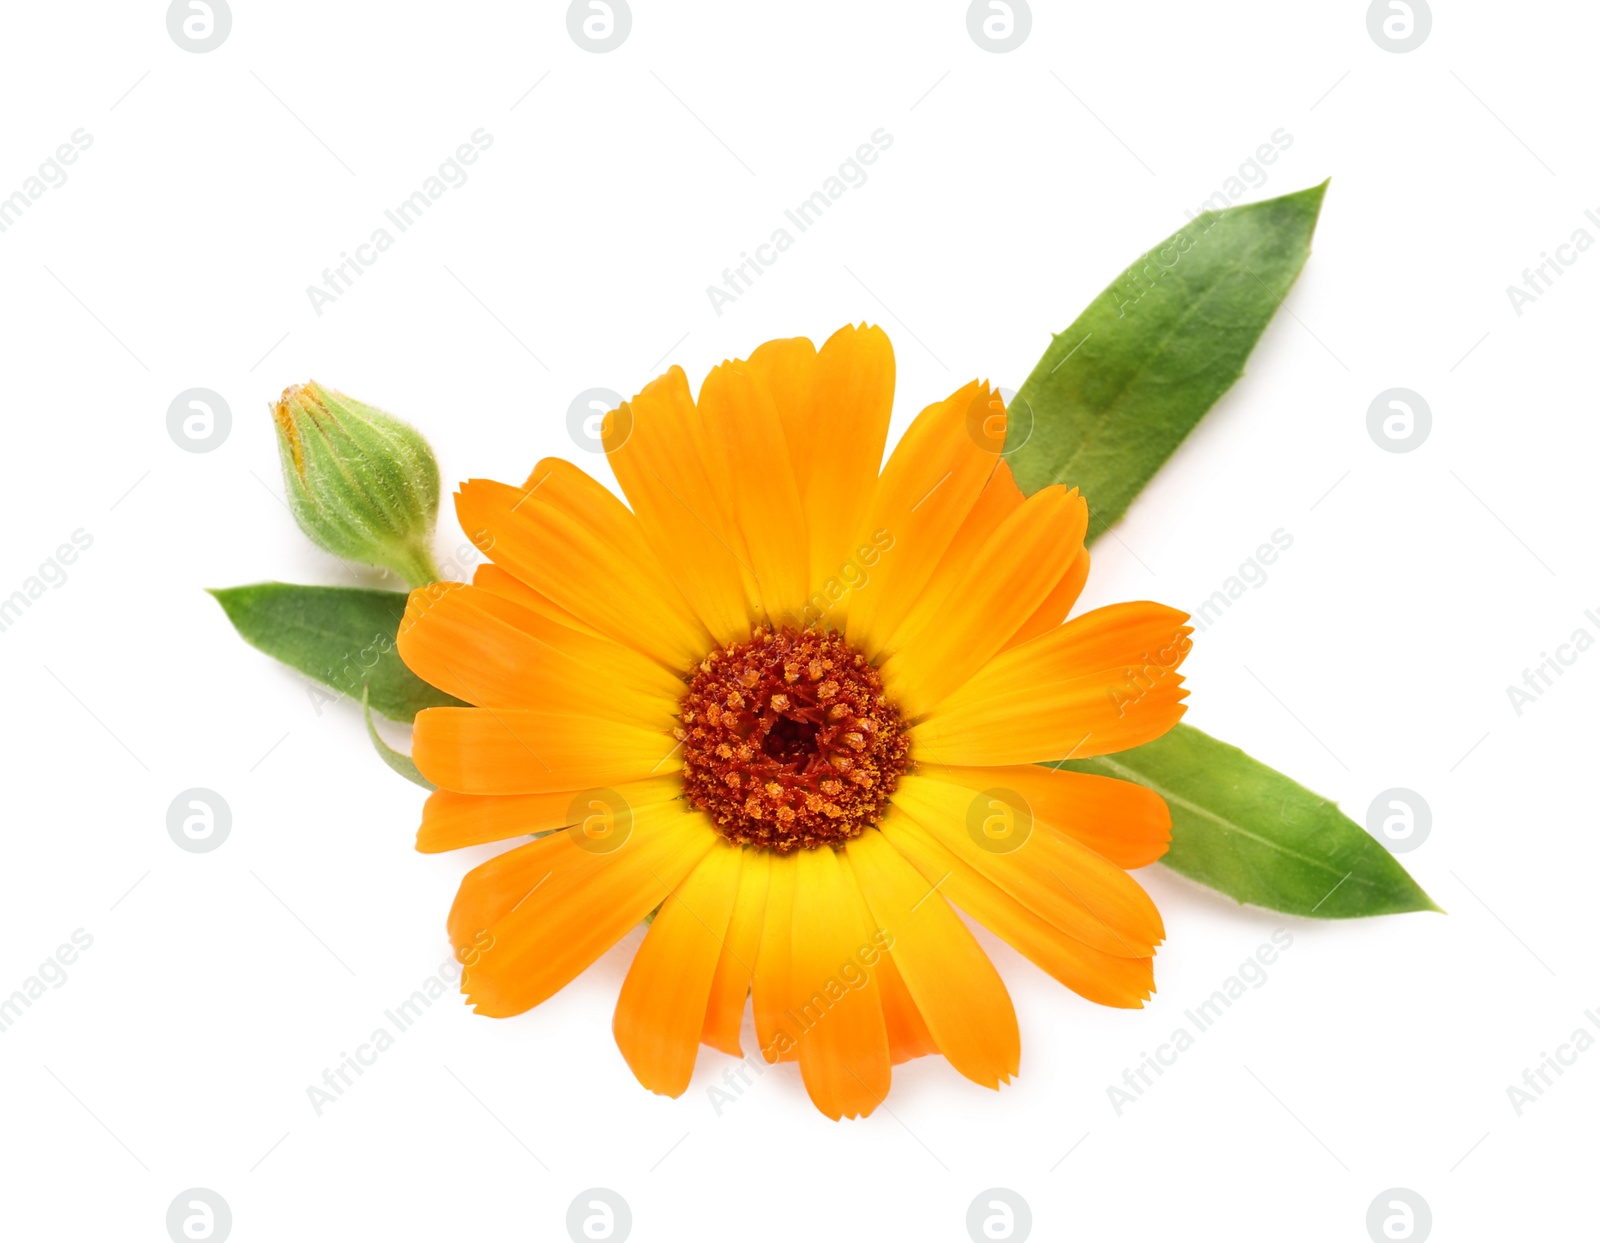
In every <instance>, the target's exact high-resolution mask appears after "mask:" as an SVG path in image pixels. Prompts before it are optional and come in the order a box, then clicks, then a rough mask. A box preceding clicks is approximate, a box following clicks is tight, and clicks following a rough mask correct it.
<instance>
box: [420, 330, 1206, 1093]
mask: <svg viewBox="0 0 1600 1243" xmlns="http://www.w3.org/2000/svg"><path fill="white" fill-rule="evenodd" d="M893 392H894V356H893V352H892V350H891V348H890V345H889V341H888V338H887V337H886V336H885V335H884V333H883V332H882V331H881V330H879V329H877V328H872V327H866V326H862V327H860V328H845V329H842V330H841V331H839V332H838V333H835V334H834V335H833V336H832V337H831V338H829V340H828V341H827V343H826V344H824V345H823V347H822V348H821V349H820V350H818V349H816V348H815V347H814V346H813V345H812V344H811V342H809V341H807V340H804V339H792V340H780V341H770V342H768V343H767V344H765V345H763V346H761V347H760V348H759V349H757V350H756V351H755V352H754V353H753V354H751V355H750V357H749V358H748V359H743V360H739V361H736V362H726V363H723V364H722V365H721V366H720V367H717V368H716V369H715V370H713V371H712V372H711V374H710V375H709V376H708V377H707V378H706V380H705V383H704V384H703V385H702V387H701V389H700V394H699V397H698V399H696V398H695V396H694V395H693V394H692V393H691V392H690V389H689V384H688V381H687V379H686V378H685V376H684V373H683V372H682V370H680V369H679V368H676V367H674V368H673V369H672V370H670V371H669V372H667V374H666V375H664V376H662V377H660V378H659V379H657V380H655V381H654V382H652V383H651V384H649V385H648V386H647V387H646V388H645V389H644V391H643V392H641V393H640V394H639V395H638V396H637V397H635V398H634V399H633V400H632V401H630V402H627V403H625V404H624V405H623V406H622V407H621V408H620V409H618V410H617V411H613V412H612V413H611V414H610V415H609V416H607V419H606V420H605V424H604V427H603V438H604V440H605V443H606V447H607V452H608V456H609V459H610V462H611V466H612V468H613V470H614V471H615V473H616V477H617V480H618V482H619V483H620V484H621V487H622V491H623V493H624V494H625V495H626V497H627V502H628V503H627V505H624V504H623V503H622V501H620V500H618V499H617V498H616V497H615V496H614V495H613V494H612V493H611V492H610V491H608V490H607V489H606V488H605V487H603V486H602V485H601V484H599V483H597V482H596V481H595V480H593V479H592V478H590V477H589V476H587V475H585V474H584V473H583V472H582V471H580V470H578V469H577V468H576V467H574V466H572V465H571V464H569V463H568V462H565V461H562V460H559V459H547V460H545V461H543V462H540V463H539V465H538V466H537V468H536V469H535V470H534V472H533V474H532V475H531V476H530V477H529V478H528V480H527V482H526V483H524V484H523V485H522V486H521V487H515V486H512V485H509V484H503V483H494V482H490V481H487V480H472V481H471V482H469V483H467V484H465V485H464V486H463V487H462V488H461V490H460V492H459V493H458V494H457V496H456V510H457V514H458V515H459V517H460V520H461V524H462V527H463V529H464V530H466V531H467V532H468V533H469V534H470V535H471V537H472V538H473V539H474V541H475V542H476V543H477V544H478V546H479V547H480V548H481V549H483V551H484V552H486V553H487V554H488V555H489V557H490V558H492V563H488V564H485V565H483V566H482V567H480V569H479V570H478V571H477V573H476V574H475V576H474V580H473V583H472V584H471V585H470V586H468V585H464V584H455V583H435V584H432V585H430V586H428V587H425V588H422V589H420V590H418V591H416V592H414V593H413V594H412V596H411V600H410V604H409V607H408V610H407V613H406V618H405V621H404V623H403V624H402V627H401V631H400V637H399V649H400V653H401V655H402V656H403V657H404V659H405V661H406V663H407V664H408V665H409V666H410V667H411V668H412V669H413V670H414V671H415V672H416V673H417V674H419V675H420V676H421V677H423V678H425V679H427V680H428V681H429V682H432V683H433V684H434V685H435V686H437V687H439V688H440V689H441V690H445V691H448V692H449V693H450V694H452V695H455V696H457V697H459V698H460V699H462V700H464V701H466V702H467V703H469V704H472V705H475V706H473V707H466V708H432V709H429V710H427V711H425V712H422V713H421V714H420V715H419V716H418V717H417V720H416V730H415V735H414V758H415V760H416V763H417V766H418V767H419V768H420V769H421V771H422V772H423V774H424V775H426V776H427V777H428V779H429V780H430V781H432V782H433V783H435V784H436V785H437V786H438V787H439V790H438V792H437V793H435V794H433V795H432V796H430V797H429V799H428V802H427V805H426V808H425V809H424V813H423V823H422V827H421V830H420V832H419V834H418V839H417V845H418V848H419V849H421V850H425V851H438V850H450V849H455V848H457V847H462V846H474V845H481V844H483V843H487V842H498V841H504V840H508V839H513V838H518V837H525V836H529V835H537V836H536V840H534V841H532V842H528V843H525V844H522V845H519V846H516V847H514V848H513V849H510V850H508V851H506V852H504V853H502V854H500V855H498V856H496V857H494V858H492V859H491V860H489V862H487V863H484V864H482V865H481V866H479V867H477V868H474V869H473V870H472V871H471V872H469V873H468V874H467V876H466V878H465V880H464V881H463V882H462V885H461V889H460V893H459V894H458V896H457V898H456V901H455V905H454V907H453V908H452V910H451V912H450V918H449V932H450V937H451V940H452V942H453V944H454V945H455V947H456V950H457V952H458V955H459V956H460V957H461V959H462V962H463V964H464V966H465V971H464V974H463V983H462V991H463V992H464V993H465V994H466V995H467V997H468V998H469V999H470V1001H471V1002H472V1004H473V1006H474V1007H475V1008H476V1009H477V1010H478V1012H479V1013H482V1014H488V1015H512V1014H520V1013H522V1012H523V1011H526V1010H528V1009H529V1008H531V1007H533V1006H536V1005H538V1004H539V1003H540V1002H542V1001H544V1000H545V999H546V998H548V997H550V996H551V995H552V994H554V993H555V992H556V991H557V990H559V989H561V988H562V987H563V986H565V985H566V984H567V983H568V982H569V981H570V980H572V979H573V978H574V977H575V976H576V975H577V974H578V973H579V972H581V971H582V970H583V969H584V968H585V967H587V966H588V965H589V964H590V963H592V962H594V961H595V959H596V958H598V957H599V956H600V955H601V954H603V953H604V952H605V951H606V950H607V949H609V948H610V947H611V946H613V945H614V944H616V943H617V942H618V941H619V940H620V939H621V938H622V937H623V936H624V935H625V934H626V933H627V932H628V931H629V930H630V929H631V928H633V927H635V926H636V925H638V924H639V922H640V921H641V920H642V919H644V918H645V917H646V916H647V915H649V914H650V912H652V911H656V912H657V913H656V916H655V919H654V921H653V922H652V923H651V925H650V928H649V931H648V933H647V934H646V936H645V938H644V941H643V944H642V945H641V946H640V948H639V951H638V953H637V955H636V956H635V957H634V960H633V964H632V966H631V968H630V970H629V971H628V975H627V978H626V980H625V981H624V983H623V985H622V992H621V996H620V999H619V1000H618V1003H617V1010H616V1017H615V1021H614V1023H613V1030H614V1033H615V1036H616V1040H617V1044H618V1046H619V1047H620V1048H621V1051H622V1054H623V1056H624V1058H625V1059H626V1060H627V1063H628V1065H629V1066H630V1067H631V1068H632V1070H633V1072H634V1074H635V1075H636V1076H637V1077H638V1079H639V1081H640V1082H641V1083H642V1084H644V1086H646V1087H647V1088H650V1089H651V1090H653V1091H655V1092H659V1093H664V1094H666V1095H669V1096H677V1095H679V1094H681V1093H682V1092H683V1091H684V1089H685V1088H686V1087H687V1086H688V1084H689V1081H690V1076H691V1073H692V1071H693V1068H694V1064H695V1058H696V1055H697V1052H698V1048H699V1045H700V1044H702V1043H704V1044H708V1045H710V1046H712V1047H713V1048H715V1049H719V1050H721V1051H723V1052H725V1053H728V1054H732V1055H734V1056H744V1055H745V1051H744V1044H743V1038H742V1036H741V1028H742V1026H743V1020H744V1014H745V1003H746V998H747V997H749V998H751V999H752V1001H753V1010H754V1029H755V1033H756V1040H757V1043H758V1045H759V1051H760V1053H761V1055H762V1056H763V1057H764V1058H765V1059H766V1060H767V1061H768V1062H778V1061H798V1062H799V1066H800V1073H801V1075H802V1077H803V1079H804V1082H805V1085H806V1090H807V1091H808V1092H809V1093H810V1096H811V1099H812V1101H813V1102H815V1104H816V1106H817V1108H818V1109H820V1110H821V1111H822V1112H823V1113H825V1114H827V1115H828V1116H829V1117H832V1118H839V1117H853V1116H860V1115H865V1114H868V1113H870V1112H872V1110H873V1109H874V1108H875V1107H876V1106H877V1105H878V1104H879V1103H880V1102H881V1101H882V1100H883V1099H884V1097H885V1095H886V1094H887V1093H888V1091H889V1079H890V1067H891V1066H892V1065H893V1064H895V1063H898V1062H902V1061H905V1060H906V1059H908V1058H912V1057H917V1056H920V1055H922V1054H927V1053H940V1054H942V1055H943V1056H944V1057H945V1058H947V1059H948V1060H949V1062H950V1064H951V1065H952V1066H954V1067H955V1069H956V1070H957V1071H959V1072H960V1073H961V1074H963V1075H965V1076H966V1077H967V1078H969V1079H971V1080H973V1081H974V1082H976V1083H980V1084H983V1085H985V1086H987V1087H991V1088H992V1087H998V1086H999V1085H1000V1084H1001V1083H1003V1082H1006V1081H1008V1080H1009V1079H1010V1078H1011V1076H1013V1075H1015V1074H1016V1073H1017V1068H1018V1058H1019V1052H1020V1050H1019V1042H1018V1035H1017V1022H1016V1015H1015V1013H1014V1011H1013V1009H1012V1005H1011V1000H1010V998H1009V996H1008V995H1007V993H1006V988H1005V985H1004V984H1003V983H1002V981H1001V979H1000V976H999V974H998V973H997V972H996V970H995V968H994V966H993V965H992V964H991V962H990V960H989V958H988V957H987V955H986V954H985V953H984V951H983V949H982V948H981V947H980V946H979V944H978V942H977V940H976V939H975V938H974V937H973V935H972V933H971V932H970V931H969V929H968V928H967V926H966V924H965V923H964V922H963V921H962V919H961V918H960V917H959V916H958V915H957V914H956V910H955V908H960V909H961V910H963V911H965V912H966V913H967V914H968V915H970V916H971V917H972V918H974V919H975V920H977V921H978V922H980V923H982V924H984V925H985V926H986V927H988V928H990V929H991V930H993V932H994V933H995V934H997V935H998V936H999V937H1001V938H1002V939H1003V940H1005V941H1007V942H1009V943H1010V944H1011V945H1013V946H1015V947H1016V948H1017V949H1018V950H1019V951H1020V952H1021V953H1022V954H1024V955H1026V956H1027V957H1028V958H1030V959H1031V960H1032V961H1034V962H1035V963H1037V964H1038V965H1039V966H1040V967H1042V968H1043V969H1044V970H1046V971H1047V972H1049V973H1050V974H1051V975H1052V976H1054V977H1055V978H1056V979H1057V980H1059V981H1061V982H1062V983H1063V984H1065V985H1066V986H1067V987H1069V988H1071V989H1073V990H1074V991H1076V992H1078V993H1080V994H1081V995H1082V996H1084V997H1086V998H1089V999H1090V1000H1093V1001H1096V1002H1100V1003H1103V1004H1105V1005H1111V1006H1125V1007H1137V1006H1139V1005H1141V1004H1142V1003H1143V1001H1144V1000H1145V999H1146V998H1147V997H1148V996H1149V995H1150V993H1151V992H1152V990H1153V987H1154V984H1153V977H1152V972H1151V963H1152V958H1153V955H1154V952H1155V948H1156V946H1157V945H1158V944H1159V943H1160V942H1161V940H1162V938H1163V930H1162V924H1161V917H1160V915H1159V914H1158V913H1157V911H1156V909H1155V906H1154V904H1153V903H1152V902H1151V901H1150V899H1149V898H1148V897H1147V896H1146V894H1145V893H1144V891H1143V890H1142V889H1141V888H1140V887H1139V885H1138V884H1137V883H1136V882H1135V881H1134V880H1133V879H1132V878H1131V877H1129V876H1128V874H1127V872H1126V871H1125V870H1124V869H1127V868H1133V867H1139V866H1142V865H1144V864H1147V863H1150V862H1152V861H1153V860H1155V859H1156V858H1158V857H1159V856H1160V855H1161V854H1162V853H1163V852H1164V851H1165V850H1166V846H1167V841H1168V837H1169V829H1170V820H1169V817H1168V813H1167V808H1166V805H1165V804H1164V803H1163V802H1162V800H1161V799H1160V798H1159V797H1158V796H1157V795H1155V794H1154V793H1152V792H1151V791H1149V790H1147V789H1145V788H1143V787H1141V786H1138V785H1134V784H1131V783H1127V782H1122V781H1115V780H1111V779H1108V778H1103V777H1097V776H1091V775H1088V774H1082V773H1077V772H1071V771H1060V770H1056V769H1052V768H1049V767H1042V766H1040V765H1041V762H1045V761H1054V760H1060V759H1062V758H1063V757H1071V756H1092V755H1101V754H1106V753H1109V752H1115V751H1119V750H1122V749H1124V748H1127V747H1132V746H1136V745H1138V744H1140V743H1144V742H1148V741H1150V740H1151V739H1153V738H1156V737H1158V736H1159V735H1161V734H1162V733H1164V732H1165V731H1166V730H1168V729H1169V728H1170V727H1171V726H1172V725H1173V724H1174V723H1176V722H1177V720H1178V718H1179V717H1180V716H1181V715H1182V713H1183V704H1182V700H1183V698H1184V696H1185V695H1186V694H1187V692H1186V691H1184V690H1183V689H1182V678H1181V676H1180V675H1179V673H1178V666H1179V664H1180V663H1181V661H1182V659H1183V657H1184V656H1185V655H1186V654H1187V652H1188V650H1189V645H1190V641H1189V638H1188V636H1189V633H1190V628H1189V627H1188V626H1186V625H1185V624H1184V623H1185V621H1186V620H1187V618H1186V616H1185V615H1184V614H1183V613H1180V612H1178V611H1176V610H1174V609H1170V608H1166V607H1164V606H1162V605H1159V604H1152V603H1134V604H1119V605H1113V606H1110V607H1107V608H1101V609H1096V610H1094V611H1092V612H1088V613H1085V614H1083V615H1082V616H1079V617H1077V618H1075V619H1074V620H1072V621H1069V622H1065V623H1064V624H1063V618H1065V617H1066V615H1067V613H1068V612H1069V610H1070V609H1071V608H1072V606H1073V604H1074V602H1075V601H1076V599H1077V597H1078V594H1079V592H1080V591H1081V589H1082V587H1083V585H1084V580H1085V578H1086V577H1087V575H1088V569H1089V557H1088V554H1087V552H1086V551H1085V549H1084V536H1085V533H1086V530H1087V525H1088V511H1087V508H1086V506H1085V504H1084V501H1083V499H1082V498H1081V497H1079V496H1078V494H1077V493H1076V491H1069V490H1067V489H1066V488H1065V487H1061V486H1055V487H1047V488H1044V489H1043V490H1041V491H1039V492H1037V493H1036V494H1034V495H1033V496H1029V497H1026V498H1025V497H1024V496H1023V494H1022V492H1021V491H1020V489H1019V488H1018V487H1017V485H1016V483H1015V482H1014V481H1013V479H1012V477H1011V472H1010V470H1009V469H1008V468H1007V466H1006V463H1005V461H1004V459H1003V458H1002V456H1001V454H1000V450H1001V448H1002V447H1003V442H1004V419H1003V414H1004V407H1003V403H1002V402H1001V400H1000V398H999V396H998V394H996V393H995V392H994V391H993V390H991V389H990V388H989V387H988V386H987V385H985V384H979V383H976V382H974V383H972V384H968V385H966V386H964V387H962V388H960V389H958V390H957V391H956V392H955V393H954V394H952V395H951V396H950V397H949V398H947V399H946V400H944V401H941V402H938V403H936V404H934V405H932V406H929V407H928V408H927V409H926V410H924V411H923V412H922V413H921V414H920V415H919V416H918V417H917V419H916V420H915V421H914V422H913V423H912V424H911V426H910V428H909V429H908V430H907V431H906V433H905V435H904V437H903V438H902V439H901V441H900V443H899V444H898V445H897V446H896V448H895V450H894V452H893V454H892V455H891V456H890V458H889V460H888V462H887V464H885V465H884V466H883V469H882V472H881V473H880V472H879V466H880V463H882V462H883V452H884V445H885V440H886V437H887V433H888V427H889V414H890V405H891V401H892V397H893ZM657 908H659V910H657Z"/></svg>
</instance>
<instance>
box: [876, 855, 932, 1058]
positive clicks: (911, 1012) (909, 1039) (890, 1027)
mask: <svg viewBox="0 0 1600 1243" xmlns="http://www.w3.org/2000/svg"><path fill="white" fill-rule="evenodd" d="M860 890H861V886H860V885H859V883H858V884H857V885H856V896H857V897H858V898H859V899H860V904H861V927H862V935H863V940H862V942H861V944H862V945H864V946H870V947H872V948H873V949H876V950H878V951H879V953H878V960H877V962H875V963H873V964H872V973H873V975H874V976H876V977H877V981H878V997H879V999H880V1000H881V1001H882V1002H883V1026H884V1029H885V1030H886V1031H887V1032H888V1033H889V1060H890V1061H891V1062H893V1063H894V1064H895V1065H896V1066H898V1065H900V1063H901V1062H909V1061H910V1060H911V1059H912V1058H914V1057H924V1056H926V1055H927V1054H929V1053H937V1052H938V1051H939V1046H938V1044H937V1042H935V1040H934V1038H933V1036H932V1034H931V1033H930V1032H929V1031H928V1025H927V1023H925V1022H924V1021H923V1019H922V1012H921V1011H920V1010H918V1009H917V1003H916V1002H915V1001H914V1000H913V999H912V996H911V990H910V989H908V988H907V987H906V982H905V979H904V978H903V977H902V976H901V975H900V969H899V968H898V967H896V966H895V965H894V955H892V954H889V953H887V952H885V951H887V949H888V942H889V933H888V931H887V929H883V928H879V927H878V924H877V921H876V920H875V919H874V918H873V916H872V908H871V907H869V906H868V905H867V896H866V894H864V893H861V892H860Z"/></svg>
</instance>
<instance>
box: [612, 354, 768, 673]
mask: <svg viewBox="0 0 1600 1243" xmlns="http://www.w3.org/2000/svg"><path fill="white" fill-rule="evenodd" d="M698 418H699V416H698V414H697V413H696V411H695V406H694V397H693V396H692V395H691V394H690V392H689V381H688V380H687V379H686V378H685V377H684V374H683V370H682V369H681V368H679V367H674V368H672V369H671V370H670V371H668V372H667V374H666V375H664V376H662V377H661V378H660V379H658V380H653V381H651V382H650V383H649V384H647V385H645V387H644V391H643V392H641V393H640V394H639V395H638V396H637V397H635V398H634V399H633V400H632V401H631V402H624V403H623V405H622V407H621V409H620V410H618V411H616V412H613V414H612V415H609V416H607V419H608V421H607V423H606V425H605V427H606V431H607V442H606V456H607V458H608V459H609V461H610V462H611V469H612V470H613V471H615V472H616V476H617V482H618V483H619V484H621V485H622V490H623V492H624V493H625V494H626V495H627V498H628V503H629V504H630V505H632V506H633V512H634V513H636V514H637V515H638V516H639V521H640V523H641V524H642V525H643V527H644V531H645V535H646V536H647V538H648V539H649V541H650V546H651V548H653V549H654V550H655V553H656V555H657V556H658V557H659V558H660V559H661V564H662V565H663V566H665V567H666V571H667V573H668V574H669V575H670V576H671V578H672V580H673V582H675V583H676V584H677V586H678V589H679V590H680V591H681V592H682V593H683V596H684V599H686V600H687V601H688V602H689V604H690V606H691V607H692V608H693V609H694V611H695V613H696V614H697V615H698V616H699V618H700V620H701V621H702V622H703V623H704V624H705V627H706V629H707V630H709V631H710V632H711V634H712V635H713V637H715V638H716V640H717V642H718V643H724V644H725V643H734V642H737V641H739V640H742V639H747V638H749V637H750V623H751V618H750V615H749V613H748V611H747V609H746V607H745V588H744V578H743V576H742V574H741V572H740V562H739V556H738V554H737V553H736V552H735V551H734V544H733V543H732V542H731V541H730V538H729V533H728V532H727V530H726V522H725V519H724V515H723V513H722V510H721V508H720V507H719V505H718V502H717V497H716V495H715V490H714V488H713V485H712V482H711V475H710V474H709V473H708V472H707V470H706V466H705V463H704V462H703V461H701V459H700V452H699V448H698V446H697V443H696V435H695V424H696V422H697V420H698Z"/></svg>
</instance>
